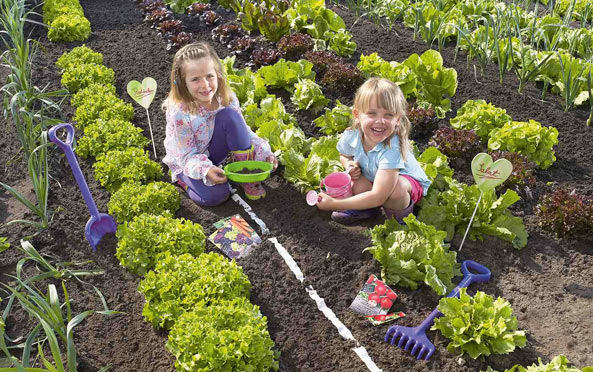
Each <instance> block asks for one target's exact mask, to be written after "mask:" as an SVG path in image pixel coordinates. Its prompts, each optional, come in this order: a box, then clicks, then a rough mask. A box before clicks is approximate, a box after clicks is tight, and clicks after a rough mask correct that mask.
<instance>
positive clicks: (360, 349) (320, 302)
mask: <svg viewBox="0 0 593 372" xmlns="http://www.w3.org/2000/svg"><path fill="white" fill-rule="evenodd" d="M268 240H269V241H271V242H272V243H273V244H274V246H275V247H276V250H277V251H278V253H279V254H280V256H282V258H284V262H286V264H287V265H288V267H289V268H290V270H291V271H292V272H293V274H294V275H295V277H296V278H297V279H298V280H299V281H300V282H301V283H302V282H303V280H305V277H304V276H303V273H302V271H301V269H300V268H299V266H298V265H297V263H296V262H295V261H294V259H293V258H292V256H291V255H290V253H288V251H287V250H286V248H284V247H283V246H282V244H280V243H279V242H278V239H277V238H275V237H274V238H269V239H268ZM305 290H306V291H307V293H308V294H309V297H311V299H312V300H313V301H315V303H316V304H317V308H318V309H319V311H321V312H322V313H323V315H325V317H326V318H327V319H329V321H330V322H331V323H332V324H333V325H334V327H336V328H337V329H338V333H339V334H340V336H342V337H343V338H345V339H346V340H353V341H354V342H356V344H357V345H358V346H357V347H355V348H352V350H353V351H354V352H355V353H356V355H358V357H359V358H360V359H361V360H362V361H363V363H364V364H365V365H366V366H367V368H368V369H369V370H370V371H371V372H383V370H382V369H380V368H379V367H377V365H376V364H375V362H373V360H372V359H371V357H370V356H369V354H368V352H367V350H366V349H365V348H364V346H362V345H361V344H360V342H358V341H357V340H356V339H355V338H354V336H352V332H350V330H349V329H348V328H347V327H346V326H345V325H344V323H342V322H341V321H340V319H338V317H337V316H336V314H335V313H334V312H333V311H332V309H330V308H329V307H327V305H326V304H325V300H324V299H323V298H321V297H319V295H318V294H317V291H316V290H315V289H313V286H311V285H309V286H308V287H307V288H305Z"/></svg>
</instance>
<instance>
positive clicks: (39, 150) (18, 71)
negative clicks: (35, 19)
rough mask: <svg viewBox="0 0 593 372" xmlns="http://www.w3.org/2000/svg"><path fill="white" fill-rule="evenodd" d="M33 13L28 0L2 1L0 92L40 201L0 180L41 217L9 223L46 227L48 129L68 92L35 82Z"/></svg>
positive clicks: (47, 217)
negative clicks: (1, 72)
mask: <svg viewBox="0 0 593 372" xmlns="http://www.w3.org/2000/svg"><path fill="white" fill-rule="evenodd" d="M31 14H33V12H32V11H31V10H27V9H26V4H25V0H4V1H2V3H1V4H0V28H1V29H2V30H1V31H0V40H1V42H2V47H3V49H4V52H3V53H2V54H1V55H0V65H1V66H3V67H7V68H8V69H9V70H10V72H9V74H8V77H7V81H6V83H5V84H4V85H3V86H2V87H1V88H0V91H1V92H2V95H3V101H2V108H3V110H2V111H3V115H4V117H5V118H6V119H7V120H9V117H10V118H11V119H12V122H13V124H14V126H15V129H16V132H17V136H18V139H19V141H20V142H21V145H22V148H23V154H24V160H25V161H26V162H27V168H28V171H29V176H30V177H31V182H32V184H33V190H34V192H35V196H36V198H37V201H36V203H34V202H31V201H29V200H28V199H27V198H26V197H25V196H24V195H23V194H21V193H20V192H18V191H17V190H15V189H13V188H12V187H10V186H8V185H6V184H4V183H1V182H0V186H2V187H3V188H4V189H6V190H7V191H8V192H10V193H11V194H12V195H13V196H14V197H16V198H17V199H18V200H19V201H20V202H21V203H23V204H24V205H25V206H26V207H27V208H29V209H30V210H31V212H33V213H34V214H35V215H36V216H37V217H38V218H39V221H30V220H24V219H18V220H13V221H10V222H9V224H10V223H15V222H22V223H27V224H30V225H32V226H35V227H37V228H40V229H42V228H46V227H47V226H48V225H49V222H50V213H49V210H48V208H47V201H48V200H47V199H48V191H49V169H48V158H47V157H48V145H47V136H46V133H45V131H46V129H47V128H48V127H49V126H51V125H53V124H55V123H57V122H59V121H60V120H57V119H52V118H51V117H52V116H56V114H57V115H61V111H60V107H59V104H58V103H56V102H54V100H56V99H59V98H61V97H65V95H66V91H65V90H59V91H49V92H47V91H46V89H47V87H46V88H44V89H39V88H38V87H36V86H34V85H33V84H32V79H31V68H32V65H33V59H34V56H35V53H36V51H37V45H38V44H37V42H36V41H34V40H30V39H27V38H26V37H25V33H24V25H25V23H26V22H29V20H28V17H29V16H30V15H31Z"/></svg>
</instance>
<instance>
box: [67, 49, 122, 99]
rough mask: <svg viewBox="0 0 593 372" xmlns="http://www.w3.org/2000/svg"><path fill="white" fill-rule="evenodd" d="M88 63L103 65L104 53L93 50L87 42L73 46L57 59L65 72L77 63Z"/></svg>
mask: <svg viewBox="0 0 593 372" xmlns="http://www.w3.org/2000/svg"><path fill="white" fill-rule="evenodd" d="M86 63H95V64H97V65H102V64H103V54H101V53H97V52H95V51H93V50H92V49H91V48H89V47H87V46H86V44H82V45H81V46H79V47H75V48H72V50H71V51H69V52H65V53H64V54H62V55H61V56H60V58H58V60H57V61H56V66H57V67H58V68H59V69H60V71H61V72H64V71H67V70H70V69H71V68H73V67H75V66H77V65H82V64H86ZM114 89H115V87H114ZM114 94H115V92H114Z"/></svg>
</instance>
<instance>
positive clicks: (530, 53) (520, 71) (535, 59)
mask: <svg viewBox="0 0 593 372" xmlns="http://www.w3.org/2000/svg"><path fill="white" fill-rule="evenodd" d="M511 20H512V23H513V26H514V29H515V34H516V35H518V36H517V38H518V40H519V46H518V48H517V50H516V51H515V50H513V52H512V53H511V57H512V63H511V65H512V66H513V71H514V72H515V75H517V78H518V79H519V89H518V90H519V93H523V89H524V88H525V85H526V84H527V83H528V82H530V81H533V80H535V78H536V77H537V76H538V75H539V72H540V70H541V69H542V67H543V66H544V65H545V64H546V63H547V62H548V60H549V59H550V57H552V55H553V54H552V53H549V54H548V55H547V56H546V57H545V58H543V59H541V60H540V59H539V56H538V53H537V51H536V50H534V49H532V48H531V47H529V46H526V45H525V44H524V42H523V38H522V37H521V26H520V21H521V18H520V16H519V12H518V11H517V9H514V11H513V12H512V14H511ZM535 22H536V21H535V19H534V21H533V25H535ZM532 34H533V33H532ZM509 43H512V38H511V35H510V34H509Z"/></svg>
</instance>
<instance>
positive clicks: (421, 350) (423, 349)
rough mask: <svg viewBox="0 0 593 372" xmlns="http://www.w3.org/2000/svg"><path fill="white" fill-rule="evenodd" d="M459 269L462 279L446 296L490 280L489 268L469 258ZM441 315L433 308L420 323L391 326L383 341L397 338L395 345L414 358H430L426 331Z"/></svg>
mask: <svg viewBox="0 0 593 372" xmlns="http://www.w3.org/2000/svg"><path fill="white" fill-rule="evenodd" d="M470 269H471V270H474V271H477V272H478V274H473V273H471V272H470V271H469V270H470ZM461 271H462V272H463V279H462V280H461V282H459V284H458V285H457V287H455V288H454V289H453V290H452V291H451V293H449V294H448V295H447V297H457V296H459V290H460V289H461V288H466V287H468V286H469V285H470V284H471V283H473V282H477V283H479V282H487V281H488V280H490V270H488V268H487V267H485V266H482V265H480V264H479V263H477V262H475V261H471V260H465V261H463V263H462V264H461ZM441 315H443V314H442V313H441V312H440V311H439V310H438V309H434V310H433V312H432V313H430V315H429V316H428V318H426V319H424V321H423V322H422V324H420V325H419V326H417V327H404V326H399V325H397V326H391V327H390V328H389V329H388V330H387V333H386V334H385V342H389V337H391V344H392V345H393V344H395V341H396V340H397V339H398V338H399V342H398V343H397V346H398V347H400V348H402V349H404V350H405V351H410V349H411V352H410V353H411V354H412V355H416V359H418V360H420V359H422V358H423V357H424V360H428V359H430V357H431V356H432V354H434V351H435V347H434V345H433V344H432V342H430V340H429V339H428V337H426V331H427V330H428V328H430V326H431V325H432V323H434V319H435V318H438V317H440V316H441Z"/></svg>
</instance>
